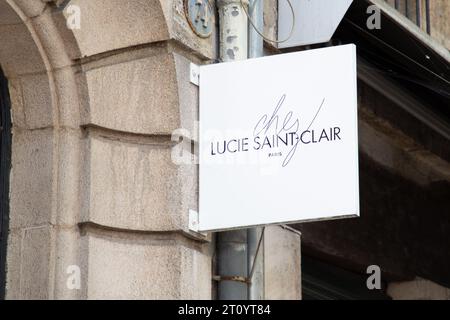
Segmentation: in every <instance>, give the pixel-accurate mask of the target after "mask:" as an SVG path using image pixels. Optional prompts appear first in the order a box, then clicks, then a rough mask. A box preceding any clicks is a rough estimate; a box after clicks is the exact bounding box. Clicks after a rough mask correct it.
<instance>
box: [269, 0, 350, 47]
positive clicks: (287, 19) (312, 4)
mask: <svg viewBox="0 0 450 320" xmlns="http://www.w3.org/2000/svg"><path fill="white" fill-rule="evenodd" d="M352 2H353V0H333V1H330V0H313V1H312V0H290V2H288V1H287V0H281V1H279V3H278V39H283V40H285V39H287V41H283V42H282V43H279V44H278V47H279V48H289V47H296V46H304V45H310V44H316V43H323V42H328V41H329V40H330V39H331V37H332V36H333V34H334V32H335V31H336V29H337V27H338V26H339V23H340V22H341V20H342V18H343V17H344V15H345V13H346V12H347V10H348V8H349V7H350V5H351V4H352Z"/></svg>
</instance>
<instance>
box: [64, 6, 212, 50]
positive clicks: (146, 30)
mask: <svg viewBox="0 0 450 320" xmlns="http://www.w3.org/2000/svg"><path fill="white" fill-rule="evenodd" d="M183 3H184V1H183V0H74V1H72V2H71V4H73V5H78V6H79V7H80V9H81V29H80V30H74V35H75V38H76V41H77V43H78V44H79V48H80V54H81V57H86V56H92V55H95V54H99V53H102V52H107V51H111V50H117V49H121V48H126V47H131V46H137V45H143V44H148V43H154V42H159V41H165V40H170V39H174V40H176V41H178V42H180V43H182V44H183V45H185V46H188V47H189V48H190V49H192V50H195V51H196V52H197V53H198V54H200V55H202V56H204V57H207V58H214V57H215V48H214V45H213V43H214V42H213V41H214V36H212V37H210V38H207V39H201V38H199V37H196V36H195V35H194V33H193V32H192V31H191V30H190V27H189V25H188V22H187V20H186V18H185V14H184V5H183ZM98 35H101V37H99V36H98Z"/></svg>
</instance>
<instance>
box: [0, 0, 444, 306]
mask: <svg viewBox="0 0 450 320" xmlns="http://www.w3.org/2000/svg"><path fill="white" fill-rule="evenodd" d="M244 2H246V1H244ZM391 2H393V1H391ZM414 2H415V1H414ZM422 2H423V3H424V6H423V8H424V10H425V7H426V6H425V1H422ZM209 3H210V5H211V8H212V12H213V16H212V18H211V20H208V21H209V22H208V23H211V24H212V27H211V29H212V32H211V34H210V35H209V36H207V37H202V36H199V35H198V34H196V32H195V30H194V29H193V28H192V26H191V25H190V23H189V21H188V18H187V16H186V10H185V1H183V0H71V1H59V0H0V65H1V70H2V76H1V79H0V86H1V100H0V102H1V107H2V113H1V115H2V118H1V121H2V140H1V152H2V153H1V168H2V169H1V175H0V180H1V186H2V190H1V193H2V194H1V197H2V198H1V199H2V204H1V208H2V209H1V210H2V212H1V219H2V223H1V237H0V240H1V248H2V249H1V251H0V253H1V256H0V262H1V269H0V270H1V282H0V286H1V291H0V292H1V293H2V296H3V297H5V298H6V299H115V298H119V299H213V298H215V297H216V296H217V294H216V292H215V291H216V282H217V281H216V280H215V275H216V274H215V273H216V270H217V266H216V265H215V248H216V244H215V236H214V235H211V234H209V235H207V236H203V235H199V234H196V233H193V232H191V231H190V230H189V228H188V218H189V210H190V209H194V210H195V209H197V207H198V165H196V164H190V165H188V164H186V165H176V164H174V163H173V161H172V160H171V154H172V152H173V148H174V146H175V145H177V144H178V143H179V141H178V140H174V139H173V138H172V133H173V132H174V131H175V130H176V129H178V128H184V129H186V130H187V132H189V133H190V134H192V137H188V138H193V137H195V134H196V131H195V130H196V128H195V122H196V120H198V118H199V115H198V88H197V87H196V86H195V85H193V84H192V83H191V82H190V80H189V79H190V63H191V62H192V63H195V64H206V63H214V62H218V59H219V50H218V47H219V43H220V39H219V32H218V24H219V21H218V20H219V19H218V17H217V15H216V14H215V12H216V7H215V3H214V1H209ZM430 4H431V8H430V11H429V12H430V21H432V22H431V28H430V35H431V36H429V35H427V33H426V32H427V29H426V25H421V26H420V28H421V29H420V28H419V27H417V30H416V29H414V28H416V26H415V25H414V23H415V22H411V27H410V28H412V29H414V30H415V32H416V33H417V32H422V33H423V36H424V37H427V39H428V38H429V41H431V42H432V43H433V45H432V47H433V48H434V49H433V50H434V51H439V50H444V54H443V55H444V56H445V54H447V58H448V48H449V24H448V23H449V22H448V17H449V15H450V12H449V11H450V5H449V3H448V2H447V1H446V0H431V1H430ZM235 5H236V6H239V5H240V1H236V4H235ZM392 5H394V4H392ZM241 14H243V13H242V12H241ZM421 14H425V11H423V13H422V11H421ZM416 22H417V21H416ZM264 24H265V25H264V33H265V34H266V35H267V36H268V37H270V38H276V24H277V1H275V0H266V1H265V4H264ZM406 32H410V31H409V30H406ZM340 35H342V39H343V38H345V35H346V30H341V31H340ZM346 39H348V38H346ZM265 47H266V52H267V54H276V53H280V51H279V50H277V49H276V48H275V47H274V46H272V45H271V44H270V43H266V44H265ZM437 48H442V49H437ZM445 48H447V49H445ZM294 49H295V48H294ZM303 49H304V48H298V50H303ZM295 50H297V49H295ZM445 52H446V53H445ZM441 56H442V54H441ZM447 62H448V61H447ZM442 77H443V78H444V79H445V76H442ZM367 81H369V80H367ZM373 81H374V80H373ZM373 81H372V80H370V82H371V83H372V84H373ZM447 81H448V79H447ZM399 87H401V86H400V85H399ZM361 88H362V91H361V97H360V98H361V99H362V100H361V101H360V105H363V108H362V109H361V110H362V112H361V115H360V118H361V120H362V122H361V123H362V126H361V128H360V130H363V133H362V137H363V140H362V142H360V143H362V144H364V145H365V146H364V148H363V150H365V151H364V152H365V153H364V155H363V157H368V158H367V159H366V158H364V159H363V160H361V161H364V163H365V164H367V167H365V166H362V168H366V169H367V172H369V173H368V175H369V176H370V177H373V176H374V175H375V176H376V175H377V174H378V173H377V170H381V169H385V168H390V169H389V170H391V169H392V170H393V171H394V176H393V178H392V179H394V180H395V179H400V178H398V176H400V177H401V178H402V179H406V180H407V181H413V182H414V183H415V185H416V184H417V185H419V186H420V185H421V186H425V187H424V188H425V189H423V192H424V193H426V194H431V195H434V194H436V189H433V188H432V189H427V188H426V186H429V185H430V183H434V182H439V183H442V187H441V189H439V188H438V190H440V192H441V193H442V194H443V195H440V193H439V194H438V196H437V198H436V199H437V200H436V201H440V202H439V203H440V207H439V209H441V208H448V205H449V204H450V203H449V200H448V199H447V198H448V197H446V195H448V194H449V193H447V192H448V191H449V190H448V183H449V182H448V181H449V179H450V166H449V161H450V159H449V158H446V156H447V155H448V154H449V153H450V152H449V151H448V150H449V149H448V148H449V147H448V145H446V144H445V142H448V141H447V140H446V138H447V137H446V136H445V135H442V134H441V135H440V136H439V137H437V138H436V140H433V141H438V142H436V143H435V142H430V141H428V140H427V139H426V137H429V136H430V135H429V134H428V131H426V130H428V129H427V128H425V127H423V130H422V129H418V130H422V131H421V132H420V133H421V134H422V136H421V135H420V134H419V133H417V132H412V133H411V132H409V131H408V130H407V128H408V127H410V126H413V125H416V122H414V121H413V120H411V121H408V120H406V118H405V119H403V120H402V121H400V122H401V123H396V122H395V116H403V114H398V115H396V114H394V113H391V112H390V111H389V110H394V109H395V106H394V107H392V109H390V108H389V107H386V106H390V104H389V103H391V104H393V105H395V101H396V100H395V99H399V97H397V96H396V97H394V98H386V99H387V100H389V101H390V102H389V103H388V102H386V104H384V105H383V106H384V107H383V108H384V109H383V108H382V107H377V106H373V105H370V103H369V102H370V101H379V99H380V98H379V97H380V96H382V94H381V93H380V91H379V90H378V91H377V90H375V89H374V85H368V84H365V85H364V84H362V87H361ZM396 88H397V87H396ZM399 90H400V89H399ZM446 94H447V95H448V92H446ZM406 95H408V94H406ZM430 99H431V98H430ZM393 101H394V102H393ZM427 101H431V100H427ZM438 103H440V102H438ZM366 106H367V107H366ZM9 113H11V114H9ZM390 116H392V118H389V117H390ZM439 119H441V120H442V122H445V121H446V119H445V117H444V116H442V117H441V118H439ZM10 120H11V121H10ZM444 120H445V121H444ZM445 123H446V122H445ZM405 128H406V129H405ZM421 128H422V127H421ZM430 130H431V129H430ZM433 132H434V131H433ZM418 136H420V137H418ZM423 136H425V138H423ZM433 137H434V136H433ZM422 138H423V139H422ZM418 146H419V147H418ZM369 169H370V170H373V171H370V170H369ZM389 170H388V171H389ZM389 172H391V171H389ZM390 178H391V177H390V176H387V177H386V179H388V180H389V179H390ZM380 179H381V178H380ZM367 181H368V182H367V184H363V187H364V188H367V189H365V190H370V189H369V185H372V184H376V182H377V180H376V179H375V180H367ZM402 181H403V180H402ZM404 190H405V191H404V192H408V190H409V189H408V187H405V189H404ZM415 190H416V189H415ZM420 190H422V189H420ZM420 190H419V189H417V190H416V193H415V194H420ZM376 191H377V192H380V190H376ZM362 192H364V191H362ZM367 192H369V191H367ZM377 194H379V193H377ZM430 199H431V198H430ZM380 201H383V198H381V200H380ZM427 201H431V200H424V202H423V203H424V205H426V204H427V203H428V202H427ZM367 203H372V202H367ZM373 205H374V206H375V207H376V208H378V207H377V204H376V201H375V203H374V204H373ZM402 208H404V207H402V205H401V203H400V204H399V206H398V207H394V208H391V207H387V208H386V207H384V208H382V209H380V210H382V211H383V210H390V209H393V210H397V211H401V210H402ZM374 212H378V211H376V210H375V211H374ZM383 212H387V211H383ZM448 213H449V211H447V214H448ZM362 215H364V211H363V212H362ZM444 218H445V217H441V216H439V217H438V219H444ZM383 219H384V218H383V217H382V219H380V220H379V221H385V222H386V219H384V220H383ZM430 219H431V218H430ZM370 221H372V220H370ZM396 221H397V222H398V223H400V224H401V223H403V220H396ZM333 223H334V222H329V223H328V222H327V223H326V224H324V225H320V226H316V225H314V224H312V225H309V224H306V225H304V226H298V227H296V229H298V230H301V232H302V233H303V236H302V238H303V239H302V242H303V241H306V252H307V253H308V254H309V255H310V256H311V257H312V258H314V259H322V261H325V262H326V263H328V264H332V265H336V266H339V267H343V268H346V269H348V270H351V271H352V272H360V273H361V270H362V269H361V268H362V267H363V265H358V266H355V265H353V264H351V263H349V261H352V260H355V259H356V258H355V256H354V255H353V254H354V253H355V252H356V253H358V252H362V251H364V250H363V249H361V251H358V249H360V248H357V247H352V245H351V244H353V243H354V242H351V241H359V240H361V239H363V238H356V239H350V240H351V241H350V240H349V241H350V242H345V241H347V240H348V239H343V238H339V234H337V235H336V238H335V239H343V240H342V241H344V242H345V245H343V246H342V247H339V248H336V247H334V246H333V239H332V238H330V237H331V236H330V237H323V238H322V237H319V238H318V236H319V235H323V232H326V234H330V235H331V234H333V232H332V231H330V230H333V228H334V229H335V231H334V232H339V230H342V229H341V226H339V225H338V226H337V227H335V226H333ZM338 223H342V224H344V223H346V222H338ZM442 225H443V227H442V228H443V229H442V230H441V232H442V233H443V234H446V232H449V231H450V230H449V228H450V226H448V223H447V224H446V225H445V226H444V224H442ZM343 228H344V227H343ZM354 228H356V229H358V228H359V226H356V227H354ZM389 228H390V227H389V221H388V222H386V224H383V225H382V226H381V227H380V228H379V229H377V231H380V232H383V231H384V230H389ZM394 229H395V228H394ZM336 230H337V231H336ZM358 230H361V229H358ZM364 230H365V229H364ZM350 231H351V230H350ZM393 232H396V229H395V230H394V231H393ZM405 236H406V235H405ZM442 239H444V238H437V239H434V240H433V241H439V240H442ZM447 239H448V238H447ZM386 241H388V242H383V245H388V244H389V241H390V240H389V239H387V240H386ZM392 241H393V242H395V239H393V240H392ZM417 241H419V240H418V239H417ZM338 243H339V242H335V244H338ZM433 243H434V242H433ZM433 243H432V244H433ZM432 244H431V245H430V246H429V247H424V249H423V250H428V249H429V248H432V247H433V246H432ZM380 248H384V247H383V246H382V247H380ZM405 248H406V249H405ZM302 249H303V248H302ZM403 249H405V250H408V248H407V247H403ZM441 249H442V248H441V247H439V248H437V249H436V250H438V251H439V250H441ZM262 250H263V257H264V258H263V259H264V272H263V278H264V289H263V290H264V293H263V297H264V298H266V299H300V298H301V292H302V283H301V268H300V266H301V258H300V251H301V249H300V235H299V233H298V232H297V231H295V230H291V229H289V228H283V227H279V226H275V227H269V228H267V229H266V232H265V233H264V247H263V249H262ZM380 250H381V249H380ZM399 250H400V249H399ZM442 250H443V249H442ZM447 251H448V250H447ZM379 254H381V253H380V252H379V251H377V252H376V253H375V254H374V255H372V256H371V257H372V258H374V259H373V260H374V261H373V262H369V260H370V259H365V260H363V261H364V266H365V265H368V264H377V263H378V264H381V267H382V269H383V262H377V261H378V260H377V258H378V257H379ZM394 254H395V252H393V255H394ZM393 255H391V256H389V259H394V257H393ZM419 257H422V258H424V259H425V258H426V257H425V256H420V255H419ZM431 258H432V259H444V260H446V259H448V253H446V254H441V253H440V251H439V252H437V253H436V255H432V256H431ZM389 259H388V260H389ZM405 261H409V260H405ZM366 262H367V263H366ZM386 264H387V265H388V270H396V271H398V268H397V269H396V267H398V266H399V265H398V264H395V263H390V261H388V262H387V263H386ZM419 269H420V270H419ZM417 270H419V271H417ZM424 270H425V271H424ZM403 271H404V270H403V269H402V270H400V271H399V272H398V273H396V275H397V274H400V275H403V274H405V272H403ZM407 271H408V272H407V275H408V276H407V277H402V276H399V277H395V276H393V277H389V278H388V279H392V280H389V281H390V283H392V285H391V286H390V287H389V290H390V291H389V290H388V292H387V293H388V294H390V297H393V298H402V297H411V298H421V297H420V296H419V294H418V293H417V290H416V291H414V290H412V289H411V290H410V289H404V288H405V286H406V287H407V288H409V287H411V286H412V287H414V286H421V285H423V286H425V287H427V288H431V289H426V290H428V291H427V292H431V293H430V296H433V297H437V298H445V295H447V296H446V297H447V298H450V293H449V291H448V289H447V287H449V286H450V284H446V283H447V282H446V281H441V280H442V279H443V278H445V271H439V272H441V274H439V276H437V277H433V275H435V274H436V273H439V272H438V271H436V270H435V269H433V268H427V266H426V265H421V264H418V267H417V268H416V269H414V268H413V269H412V270H407ZM324 272H325V271H324ZM430 273H431V275H430ZM415 276H417V277H418V278H415ZM447 276H450V271H447ZM318 277H319V278H320V275H319V276H318ZM309 279H311V277H310V278H309ZM314 281H316V280H314ZM414 281H416V282H414ZM408 286H409V287H408ZM418 290H419V289H418ZM419 291H420V290H419ZM408 295H409V296H408Z"/></svg>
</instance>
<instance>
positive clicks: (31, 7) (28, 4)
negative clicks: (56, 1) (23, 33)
mask: <svg viewBox="0 0 450 320" xmlns="http://www.w3.org/2000/svg"><path fill="white" fill-rule="evenodd" d="M45 2H46V1H41V0H38V1H34V0H33V1H30V0H14V3H15V4H16V5H17V6H18V7H19V8H20V10H21V11H22V12H23V13H24V14H25V15H26V16H27V17H28V18H32V17H35V16H38V15H40V14H42V12H43V11H44V9H45V6H46V3H45Z"/></svg>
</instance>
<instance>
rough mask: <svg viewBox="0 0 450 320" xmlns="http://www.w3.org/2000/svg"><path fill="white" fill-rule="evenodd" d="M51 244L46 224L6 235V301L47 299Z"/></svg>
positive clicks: (49, 230)
mask: <svg viewBox="0 0 450 320" xmlns="http://www.w3.org/2000/svg"><path fill="white" fill-rule="evenodd" d="M51 243H52V239H51V229H50V227H49V226H46V225H43V226H38V227H32V228H24V229H21V230H15V231H11V232H10V236H9V243H8V271H7V272H8V279H7V285H6V288H7V298H8V299H48V298H49V291H50V290H49V289H50V285H49V284H50V278H49V277H50V264H51V259H50V255H51ZM12 266H17V267H14V268H13V267H12Z"/></svg>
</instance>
